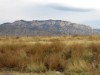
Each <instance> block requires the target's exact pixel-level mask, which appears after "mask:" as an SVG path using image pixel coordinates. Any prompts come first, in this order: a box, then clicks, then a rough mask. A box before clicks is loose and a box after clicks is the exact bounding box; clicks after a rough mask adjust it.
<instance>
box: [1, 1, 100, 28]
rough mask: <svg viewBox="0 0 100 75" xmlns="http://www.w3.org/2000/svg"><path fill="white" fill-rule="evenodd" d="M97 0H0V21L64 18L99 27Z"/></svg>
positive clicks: (99, 5) (99, 18) (99, 15)
mask: <svg viewBox="0 0 100 75" xmlns="http://www.w3.org/2000/svg"><path fill="white" fill-rule="evenodd" d="M99 3H100V1H99V0H0V23H4V22H13V21H15V20H20V19H23V20H28V21H30V20H47V19H53V20H65V21H71V22H75V23H81V24H86V25H90V26H91V27H92V28H100V4H99Z"/></svg>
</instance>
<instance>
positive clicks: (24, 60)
mask: <svg viewBox="0 0 100 75" xmlns="http://www.w3.org/2000/svg"><path fill="white" fill-rule="evenodd" d="M6 72H7V73H6ZM9 72H11V73H9ZM12 72H14V73H12ZM0 75H100V36H77V35H76V36H53V37H52V36H45V37H42V36H37V37H6V36H5V37H0Z"/></svg>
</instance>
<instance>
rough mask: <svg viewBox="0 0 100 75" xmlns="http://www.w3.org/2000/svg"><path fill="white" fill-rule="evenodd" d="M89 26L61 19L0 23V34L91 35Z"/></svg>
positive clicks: (91, 31)
mask: <svg viewBox="0 0 100 75" xmlns="http://www.w3.org/2000/svg"><path fill="white" fill-rule="evenodd" d="M92 34H93V30H92V28H91V27H89V26H86V25H82V24H76V23H71V22H68V21H62V20H45V21H38V20H33V21H24V20H18V21H15V22H13V23H4V24H1V25H0V35H8V36H45V35H92Z"/></svg>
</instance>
